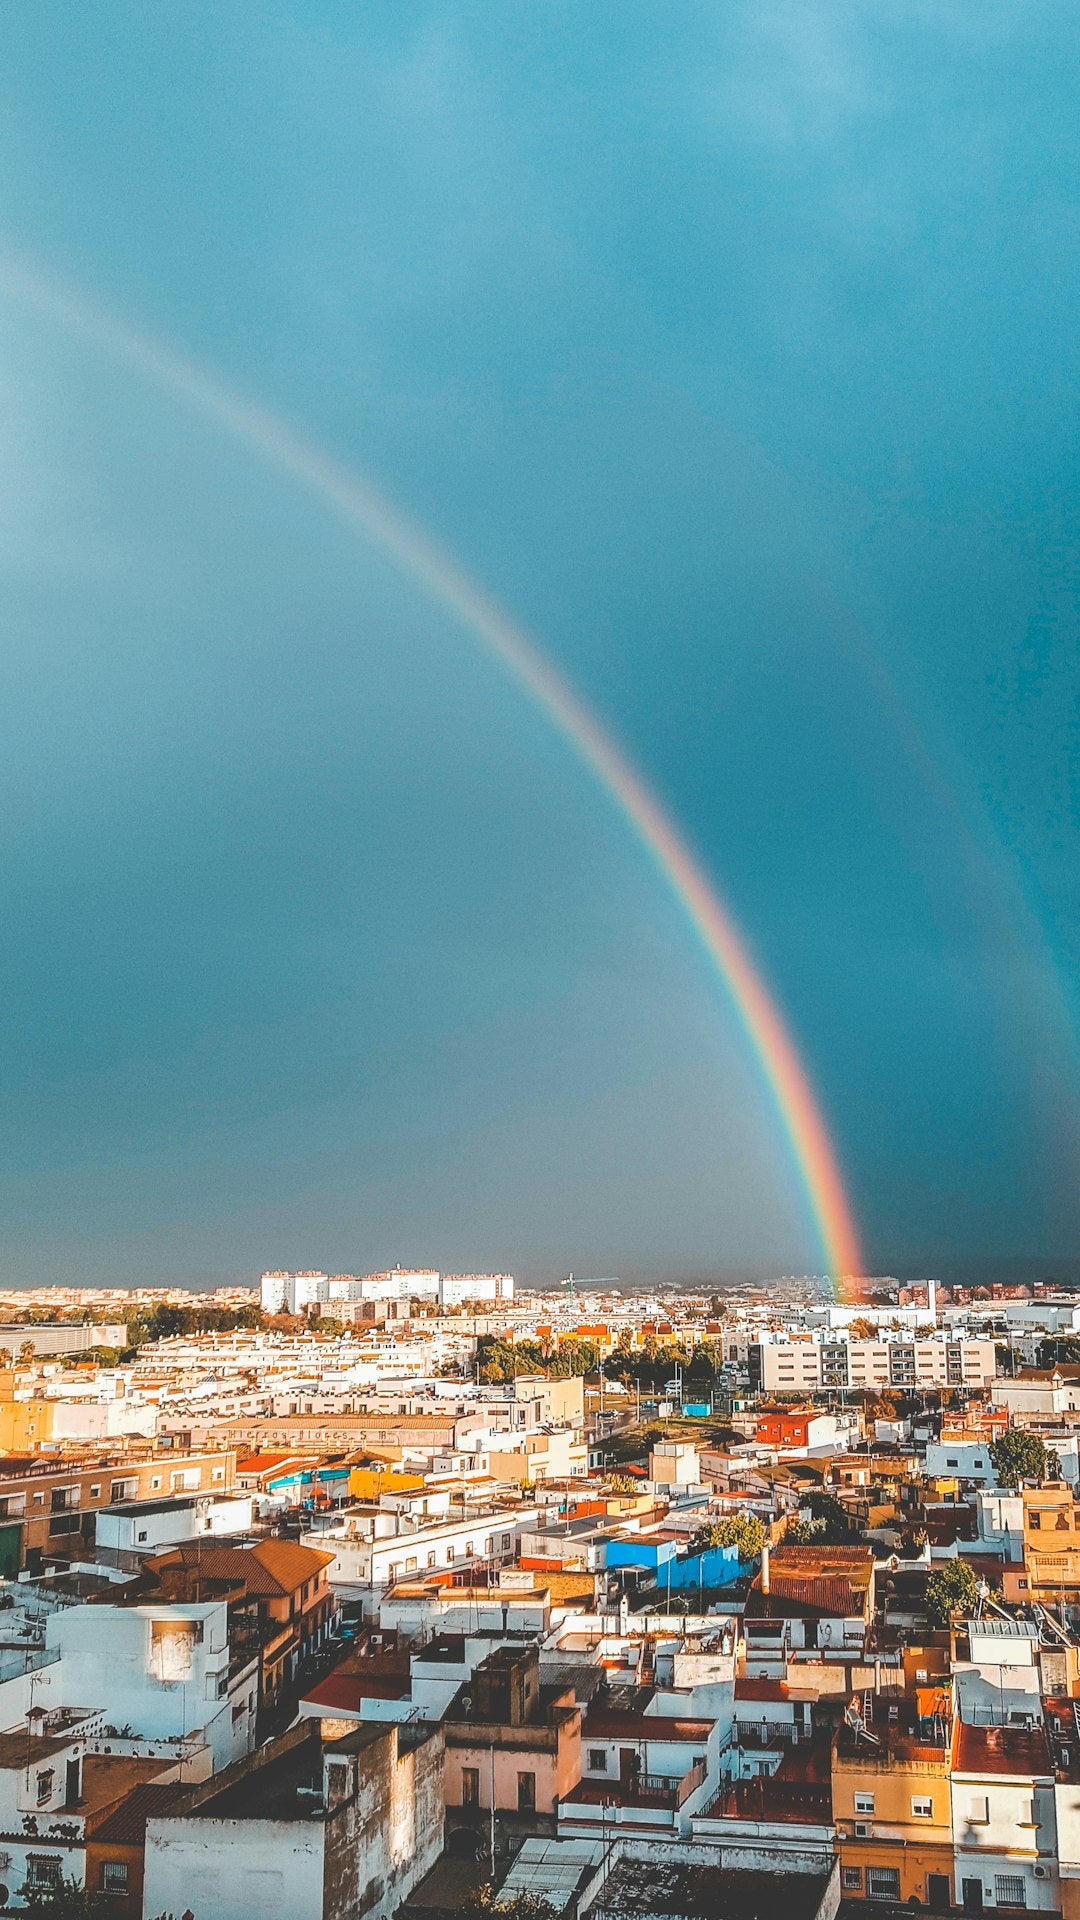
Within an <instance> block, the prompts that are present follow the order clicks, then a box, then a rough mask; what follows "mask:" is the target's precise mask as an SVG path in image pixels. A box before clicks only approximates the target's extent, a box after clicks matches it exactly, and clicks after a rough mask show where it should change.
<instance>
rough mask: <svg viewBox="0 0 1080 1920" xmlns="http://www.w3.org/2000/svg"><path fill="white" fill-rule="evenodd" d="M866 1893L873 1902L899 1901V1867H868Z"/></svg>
mask: <svg viewBox="0 0 1080 1920" xmlns="http://www.w3.org/2000/svg"><path fill="white" fill-rule="evenodd" d="M866 1891H867V1893H868V1894H869V1896H870V1898H871V1900H899V1898H900V1869H899V1867H867V1869H866Z"/></svg>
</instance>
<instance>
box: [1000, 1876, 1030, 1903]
mask: <svg viewBox="0 0 1080 1920" xmlns="http://www.w3.org/2000/svg"><path fill="white" fill-rule="evenodd" d="M994 1903H995V1905H996V1906H999V1907H1026V1905H1027V1898H1026V1891H1025V1887H1024V1876H1023V1874H1020V1873H995V1875H994Z"/></svg>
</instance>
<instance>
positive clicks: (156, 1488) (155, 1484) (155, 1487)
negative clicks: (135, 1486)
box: [150, 1473, 161, 1493]
mask: <svg viewBox="0 0 1080 1920" xmlns="http://www.w3.org/2000/svg"><path fill="white" fill-rule="evenodd" d="M150 1491H151V1493H160V1492H161V1475H160V1473H153V1474H151V1476H150Z"/></svg>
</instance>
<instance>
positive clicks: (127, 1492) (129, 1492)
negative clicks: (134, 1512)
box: [109, 1480, 139, 1507]
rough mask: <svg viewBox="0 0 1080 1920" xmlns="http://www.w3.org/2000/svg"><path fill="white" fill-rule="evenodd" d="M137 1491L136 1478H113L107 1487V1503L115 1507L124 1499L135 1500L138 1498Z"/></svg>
mask: <svg viewBox="0 0 1080 1920" xmlns="http://www.w3.org/2000/svg"><path fill="white" fill-rule="evenodd" d="M138 1493H139V1483H138V1481H137V1480H114V1481H113V1483H112V1485H111V1487H110V1488H109V1505H110V1506H113V1507H116V1506H119V1505H120V1504H121V1503H122V1502H123V1501H125V1500H135V1499H137V1498H138Z"/></svg>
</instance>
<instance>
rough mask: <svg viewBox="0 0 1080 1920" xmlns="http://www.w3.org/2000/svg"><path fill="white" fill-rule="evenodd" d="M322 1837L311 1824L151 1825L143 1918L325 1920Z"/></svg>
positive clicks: (159, 1822)
mask: <svg viewBox="0 0 1080 1920" xmlns="http://www.w3.org/2000/svg"><path fill="white" fill-rule="evenodd" d="M323 1832H324V1829H323V1827H322V1826H321V1825H320V1824H319V1823H318V1822H317V1821H314V1820H296V1821H288V1822H286V1821H283V1820H202V1819H191V1820H151V1821H149V1822H148V1823H147V1828H146V1878H145V1881H144V1889H143V1912H144V1914H160V1913H169V1914H181V1913H186V1912H187V1911H188V1910H189V1909H190V1910H191V1911H192V1912H193V1913H195V1914H197V1916H198V1920H253V1916H255V1915H261V1916H264V1920H270V1916H271V1915H278V1914H281V1915H288V1916H289V1920H322V1911H323Z"/></svg>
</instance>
